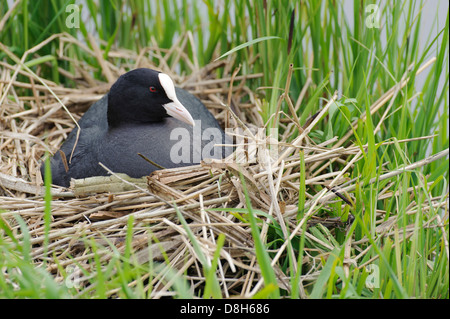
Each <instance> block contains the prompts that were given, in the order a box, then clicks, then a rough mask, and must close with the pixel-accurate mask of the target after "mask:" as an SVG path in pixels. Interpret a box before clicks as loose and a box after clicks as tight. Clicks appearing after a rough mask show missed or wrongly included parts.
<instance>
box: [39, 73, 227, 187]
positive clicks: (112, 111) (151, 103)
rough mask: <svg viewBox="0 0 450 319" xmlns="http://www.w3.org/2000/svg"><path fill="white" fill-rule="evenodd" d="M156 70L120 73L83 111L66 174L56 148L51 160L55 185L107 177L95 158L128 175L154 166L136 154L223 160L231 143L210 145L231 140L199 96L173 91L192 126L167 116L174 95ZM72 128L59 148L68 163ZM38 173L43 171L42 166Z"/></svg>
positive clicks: (181, 161) (177, 161)
mask: <svg viewBox="0 0 450 319" xmlns="http://www.w3.org/2000/svg"><path fill="white" fill-rule="evenodd" d="M159 74H160V73H159V72H156V71H154V70H150V69H136V70H133V71H130V72H128V73H126V74H124V75H122V76H121V77H119V79H118V80H117V82H116V83H115V84H114V85H113V86H112V87H111V90H110V92H109V93H108V94H106V95H105V96H104V97H103V98H101V99H100V100H99V101H97V102H96V103H94V104H93V105H92V106H91V107H90V108H89V109H88V111H86V113H85V114H84V115H83V117H82V118H81V119H80V120H79V122H78V124H79V125H80V127H81V132H80V136H79V139H78V143H77V146H76V148H75V151H74V153H73V156H72V159H71V161H70V163H69V164H68V166H69V170H68V171H67V172H66V169H65V167H64V164H63V161H62V158H61V155H60V152H56V153H55V155H54V156H53V158H52V159H51V162H50V163H51V170H52V181H53V183H54V184H56V185H60V186H65V187H67V186H69V184H70V179H71V178H75V179H78V178H86V177H90V176H106V175H107V172H106V171H105V169H104V168H102V167H101V166H100V165H99V164H98V163H99V162H101V163H102V164H104V165H105V166H106V167H108V168H109V169H110V170H112V171H113V172H115V173H125V174H127V175H129V176H130V177H141V176H145V175H148V174H150V173H151V172H153V171H155V170H157V169H158V168H157V167H156V166H154V165H152V164H150V163H149V162H147V161H145V160H144V159H143V158H142V157H141V156H139V155H138V153H141V154H142V155H144V156H145V157H147V158H148V159H150V160H151V161H153V162H154V163H156V164H158V165H160V166H162V167H165V168H173V167H179V166H186V165H193V164H197V163H199V161H200V159H203V158H223V157H225V156H228V155H229V154H230V153H231V151H232V148H231V147H226V148H225V147H219V146H217V147H214V148H212V146H213V145H214V144H231V138H230V137H228V136H227V135H225V133H224V132H223V130H222V129H221V128H220V126H219V124H218V123H217V121H216V119H215V118H214V116H213V115H212V114H211V113H210V112H209V111H208V110H207V109H206V107H205V106H204V105H203V104H202V103H201V102H200V100H198V99H197V98H196V97H194V96H193V95H192V94H190V93H188V92H187V91H185V90H183V89H179V88H176V89H175V92H176V97H177V98H178V100H179V102H181V104H182V105H183V106H184V107H185V108H186V110H187V111H188V112H189V113H190V115H191V116H192V119H193V120H194V122H195V126H192V125H190V124H187V123H185V122H182V121H180V120H179V119H176V118H174V117H171V116H168V114H167V111H166V109H165V108H164V105H167V103H171V102H173V100H172V99H173V96H172V99H171V98H169V97H168V96H167V94H166V91H165V90H167V88H164V87H163V86H162V85H161V81H160V79H159V78H158V75H159ZM175 99H176V98H175ZM77 130H78V128H77V127H75V128H74V129H73V130H72V132H71V133H70V134H69V136H68V138H67V140H66V141H65V142H64V143H63V145H62V146H61V149H60V150H61V151H62V152H64V154H65V156H66V159H67V161H69V159H70V155H71V152H72V149H73V146H74V143H75V140H76V135H77ZM41 171H42V174H43V173H44V165H42V167H41Z"/></svg>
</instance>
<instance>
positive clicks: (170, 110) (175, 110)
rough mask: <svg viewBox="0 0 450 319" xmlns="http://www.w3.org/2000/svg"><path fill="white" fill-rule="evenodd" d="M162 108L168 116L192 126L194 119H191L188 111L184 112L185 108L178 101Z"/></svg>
mask: <svg viewBox="0 0 450 319" xmlns="http://www.w3.org/2000/svg"><path fill="white" fill-rule="evenodd" d="M163 106H164V108H165V109H166V112H167V114H169V115H170V116H172V117H174V118H176V119H177V120H180V121H183V122H185V123H187V124H191V125H192V126H194V119H193V118H192V116H191V114H190V113H189V112H188V110H186V108H185V107H184V106H183V104H181V102H180V101H178V99H176V100H175V101H173V102H170V103H167V104H164V105H163Z"/></svg>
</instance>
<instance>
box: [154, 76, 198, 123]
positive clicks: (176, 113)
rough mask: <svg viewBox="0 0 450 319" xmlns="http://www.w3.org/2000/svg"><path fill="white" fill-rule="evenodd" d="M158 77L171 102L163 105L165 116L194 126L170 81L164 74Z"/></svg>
mask: <svg viewBox="0 0 450 319" xmlns="http://www.w3.org/2000/svg"><path fill="white" fill-rule="evenodd" d="M158 77H159V82H160V83H161V86H162V87H163V89H164V91H165V92H166V95H167V97H168V98H169V99H171V100H172V102H169V103H167V104H164V105H163V106H164V108H165V109H166V112H167V114H169V115H170V116H172V117H174V118H176V119H177V120H180V121H183V122H185V123H188V124H191V125H192V126H194V119H193V118H192V116H191V114H190V113H189V112H188V110H186V108H185V107H184V106H183V104H181V102H180V101H178V98H177V95H176V94H175V86H174V85H173V81H172V79H171V78H170V77H169V76H168V75H167V74H165V73H159V75H158Z"/></svg>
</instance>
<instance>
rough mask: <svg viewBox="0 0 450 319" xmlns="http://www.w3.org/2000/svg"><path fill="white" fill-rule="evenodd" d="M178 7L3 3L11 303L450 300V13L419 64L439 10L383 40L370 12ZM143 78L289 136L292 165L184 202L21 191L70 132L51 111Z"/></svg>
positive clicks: (397, 6)
mask: <svg viewBox="0 0 450 319" xmlns="http://www.w3.org/2000/svg"><path fill="white" fill-rule="evenodd" d="M179 3H180V1H177V0H168V1H167V0H164V1H159V0H156V1H150V0H149V1H130V2H128V1H121V0H109V1H100V2H98V1H92V0H85V1H82V2H79V1H76V2H75V1H73V0H52V1H40V0H38V1H28V0H22V1H20V0H17V1H3V2H1V3H0V72H1V73H0V94H1V95H0V119H1V120H0V123H1V124H0V125H2V130H3V128H6V129H5V130H3V132H0V150H1V152H2V153H1V161H0V167H2V166H3V168H0V173H2V174H3V175H1V176H0V177H1V180H0V181H1V184H0V185H2V187H3V188H4V190H3V191H2V192H3V193H1V195H2V196H1V197H0V202H2V204H1V205H0V297H2V298H24V297H31V298H57V297H60V298H72V297H76V298H105V297H110V296H112V297H120V298H148V297H152V298H153V297H161V296H166V295H169V296H175V297H180V298H192V297H205V298H210V297H213V298H222V297H230V296H241V297H254V298H267V297H271V298H280V297H282V296H283V297H284V296H286V297H291V298H299V297H302V298H448V297H449V251H448V181H449V169H448V168H449V166H448V165H449V162H448V147H449V135H448V121H449V116H448V89H449V88H448V85H449V74H448V36H449V34H448V32H449V31H448V30H449V15H448V12H447V15H446V21H445V27H444V28H442V30H439V31H438V35H437V36H436V37H431V36H430V37H429V38H428V39H427V40H426V43H425V45H424V47H425V49H424V50H423V51H422V50H419V42H421V41H422V42H423V39H420V38H419V34H420V30H421V27H422V21H423V20H424V19H425V18H427V19H430V17H424V16H423V14H422V10H421V8H422V7H423V6H424V1H392V2H387V3H386V4H385V5H383V6H379V7H376V9H377V10H379V14H380V20H379V22H380V25H379V27H377V25H376V23H377V20H373V19H372V18H375V17H376V15H372V14H373V13H374V12H375V13H376V11H373V10H367V8H368V5H370V4H372V2H370V1H367V2H365V1H356V0H355V1H353V12H348V10H347V11H344V7H343V3H342V2H340V1H331V0H329V1H326V0H324V1H315V0H311V1H301V2H295V1H282V0H272V1H255V2H253V1H245V0H224V1H213V0H205V1H202V2H199V1H188V0H183V1H182V5H181V6H180V5H179ZM73 4H76V6H74V7H73V6H72V7H71V6H70V5H73ZM77 8H78V9H79V10H80V13H81V20H80V23H79V28H77V27H68V24H69V25H72V23H76V19H77V15H76V13H77V11H76V9H77ZM78 17H79V16H78ZM73 19H75V20H73ZM351 21H352V22H351ZM374 23H375V24H374ZM75 25H76V24H75ZM430 34H431V30H430ZM138 65H146V66H156V67H159V68H160V69H162V70H164V71H165V72H168V73H170V74H171V75H172V76H173V78H174V79H175V81H177V82H178V83H179V84H180V85H182V86H184V87H185V88H188V89H189V90H192V91H193V93H194V94H197V95H199V96H200V97H201V98H202V100H203V101H205V102H208V103H209V104H208V103H207V106H213V107H214V109H215V112H216V113H215V114H216V115H218V118H220V120H221V121H222V123H223V122H228V123H235V124H234V125H236V126H239V125H240V124H239V123H238V124H236V123H237V122H239V121H241V122H243V124H245V125H247V126H249V127H261V126H265V127H267V128H277V129H278V134H279V136H278V138H279V140H280V146H281V147H282V151H281V152H280V154H279V157H278V160H276V159H275V160H274V162H273V163H271V164H270V163H269V164H270V165H266V164H265V163H256V164H251V165H244V167H241V168H240V169H237V170H235V168H236V167H234V166H230V167H226V168H218V167H213V166H209V167H207V168H206V169H205V168H204V170H203V171H201V172H200V173H201V174H203V175H199V176H200V177H198V176H196V178H197V179H195V178H191V179H190V180H189V182H183V181H181V182H180V181H176V182H175V183H174V184H171V185H170V187H171V189H170V191H171V192H172V193H171V194H172V196H171V197H170V196H169V197H167V196H166V195H167V192H168V191H167V189H165V191H161V190H159V191H155V189H154V188H153V189H152V188H151V187H150V192H149V191H148V190H146V189H142V188H138V189H135V190H134V191H131V193H130V191H128V193H127V191H124V192H123V193H121V194H117V195H114V197H113V198H112V199H111V197H110V196H109V195H108V194H105V195H98V196H97V197H96V201H93V200H92V199H91V198H89V197H81V198H74V197H70V198H68V197H64V196H63V195H61V193H59V195H55V194H56V193H55V192H56V190H55V189H54V188H52V187H50V185H49V182H48V181H49V179H48V177H47V178H45V180H46V181H47V182H46V187H45V190H42V193H41V196H35V195H36V194H35V195H32V194H33V192H30V191H24V190H23V189H18V188H17V185H18V184H17V183H21V182H19V181H18V180H16V179H14V181H15V183H16V184H15V185H16V186H8V185H10V184H6V181H7V176H12V177H20V178H21V181H25V182H27V185H29V184H33V183H34V184H36V181H39V179H36V178H37V177H35V176H36V171H37V169H36V167H37V165H38V164H37V163H38V159H39V158H41V157H42V156H43V155H44V152H45V150H49V149H48V148H45V147H44V146H43V145H44V144H45V143H47V142H48V141H49V142H51V143H50V144H51V146H50V147H49V148H50V150H51V151H56V150H57V149H58V145H60V143H61V141H62V140H63V139H64V134H66V133H67V132H68V131H70V129H71V128H72V127H73V125H74V124H73V122H72V121H71V119H70V118H69V116H68V115H67V113H66V112H64V111H62V110H61V112H60V113H54V114H59V116H60V117H63V116H64V122H61V121H62V120H58V119H56V120H52V121H51V120H50V118H51V116H54V115H53V113H52V114H48V116H46V117H44V120H41V121H39V119H40V117H39V116H42V114H46V113H45V112H47V111H49V110H50V109H51V107H53V106H52V105H57V106H58V107H59V108H61V107H60V104H63V103H64V104H67V106H69V105H70V106H73V107H74V106H76V105H79V104H83V103H85V102H92V101H94V100H95V98H96V97H95V96H94V95H98V94H99V93H104V92H105V91H101V90H100V89H98V90H99V91H96V92H94V91H89V90H88V89H89V88H92V87H96V88H97V87H100V84H101V83H104V82H107V83H111V82H113V81H114V79H115V78H116V76H117V75H119V74H120V73H122V72H124V71H125V70H128V69H132V68H134V67H136V66H138ZM19 67H20V71H18V70H19ZM200 75H204V76H205V78H202V77H201V76H200ZM419 76H420V77H422V79H424V80H423V81H419ZM206 77H207V78H206ZM221 79H222V80H223V79H225V80H226V81H223V82H220V81H221ZM208 90H209V91H208ZM54 95H56V96H58V97H59V98H60V101H57V100H56V99H55V97H54ZM65 95H67V96H66V97H65V98H66V99H64V98H63V97H64V96H65ZM211 95H214V96H211ZM217 101H221V102H222V104H220V103H218V102H217ZM59 102H61V103H59ZM52 103H53V104H52ZM55 103H56V104H55ZM220 105H222V106H220ZM219 106H220V107H219ZM236 109H237V110H236ZM232 110H234V112H235V113H237V116H236V117H238V118H239V120H238V121H236V120H235V117H234V115H233V114H232V113H233V111H232ZM27 112H28V113H27ZM42 112H44V113H42ZM70 112H71V113H76V112H77V111H76V110H75V109H74V108H71V109H70ZM15 114H19V115H20V116H19V115H15ZM30 116H31V117H30ZM75 117H76V116H75ZM225 118H226V119H225ZM58 121H60V122H58ZM35 123H36V124H35ZM51 132H53V133H51ZM33 138H34V139H33ZM17 141H19V142H17ZM30 147H31V148H32V149H35V151H30ZM27 156H28V157H27ZM30 158H31V159H30ZM10 159H11V160H10ZM14 160H15V161H16V162H14V163H13V162H11V161H14ZM272 164H273V165H272ZM214 169H215V170H214ZM217 172H218V173H217ZM184 173H185V174H187V172H184ZM230 176H231V177H230ZM202 182H204V183H203V184H201V183H202ZM154 183H156V184H153V185H159V184H157V182H154ZM183 183H184V184H183ZM220 183H222V184H220ZM200 184H201V186H198V185H200ZM212 185H216V186H212ZM217 185H219V186H217ZM239 185H240V186H239ZM159 186H161V185H159ZM202 186H203V187H204V189H203V191H201V192H199V193H195V192H194V193H190V191H189V189H190V188H192V187H193V188H194V189H197V188H196V187H202ZM208 186H212V187H208ZM214 187H216V188H214ZM217 187H218V188H217ZM173 190H175V191H177V192H178V193H177V192H174V191H173ZM36 193H39V192H36ZM238 193H239V196H238ZM173 194H175V195H173ZM180 194H182V196H181V195H180ZM189 194H196V195H195V196H194V195H193V196H192V197H189V198H188V199H186V196H188V195H189ZM52 196H53V198H52ZM65 196H69V195H67V194H66V195H65ZM152 196H153V197H152ZM177 196H181V197H177ZM227 196H228V197H227ZM174 198H175V199H177V202H176V204H175V205H174V204H173V203H172V201H171V200H172V199H174ZM203 198H204V199H203ZM224 198H225V199H227V200H229V201H225V200H223V201H221V200H222V199H224ZM231 198H232V200H231ZM121 200H122V201H121ZM203 200H204V201H205V206H203ZM265 200H266V201H265ZM111 201H112V202H111ZM146 201H147V202H146ZM166 201H168V202H166ZM192 201H194V202H192ZM114 203H115V204H116V206H113V205H114ZM148 203H150V204H151V205H154V206H151V205H150V204H148ZM155 203H159V204H155ZM206 203H207V204H206ZM133 205H134V206H133ZM139 205H141V206H139ZM145 205H150V206H145ZM157 205H160V206H157ZM177 205H178V206H177ZM189 205H191V206H192V205H194V206H192V207H194V208H192V207H191V206H189ZM196 205H197V206H196ZM172 206H173V207H172ZM77 207H78V208H77ZM109 207H113V208H114V209H116V210H114V211H113V212H110V213H109V214H110V215H108V213H105V215H104V216H106V215H108V218H110V219H106V220H100V221H95V220H94V215H95V214H100V213H101V212H102V211H105V210H108V209H109ZM149 207H150V208H151V207H157V208H158V209H159V211H158V214H156V213H155V214H154V215H151V214H150V213H151V212H153V211H152V210H150V208H149ZM190 207H191V208H190ZM155 209H156V208H155ZM125 212H126V214H125ZM130 212H132V213H131V214H130ZM146 214H147V215H146ZM205 214H206V215H208V216H210V217H205ZM209 214H210V215H209ZM102 216H103V215H102ZM104 216H103V217H102V218H106V217H104ZM111 216H113V217H111ZM199 216H202V217H201V219H200V217H199ZM97 217H98V215H97ZM208 218H211V220H212V222H211V221H208V220H209V219H208ZM86 220H88V221H89V224H88V223H87V222H86ZM91 223H92V224H91ZM220 223H234V226H229V227H228V226H226V227H225V226H223V225H222V224H220ZM89 225H90V226H89ZM221 225H222V226H221ZM65 227H66V228H65ZM227 227H228V228H227ZM164 229H170V230H171V231H172V237H170V236H169V239H168V238H167V237H165V236H166V233H163V232H162V231H163V230H164ZM169 233H170V232H169ZM244 234H247V235H248V234H250V235H249V237H248V238H247V237H246V235H244ZM239 240H241V241H242V242H241V244H238V242H239ZM244 240H245V241H244ZM247 240H248V241H247ZM171 242H172V244H173V243H175V244H173V245H172V246H171V245H170V243H171ZM244 246H245V247H244ZM74 247H76V249H75V250H74ZM177 247H180V249H178V250H177V249H176V248H177ZM181 247H183V249H181ZM143 252H144V253H143ZM83 256H85V258H84V257H83ZM156 257H158V258H159V259H158V258H156ZM83 258H84V259H83ZM155 260H158V262H157V261H155ZM235 268H237V269H235ZM71 276H72V277H71ZM74 276H75V277H74ZM73 278H77V279H80V280H79V281H77V280H74V279H73Z"/></svg>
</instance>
